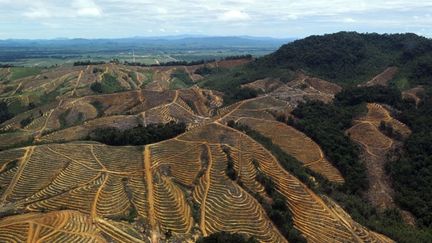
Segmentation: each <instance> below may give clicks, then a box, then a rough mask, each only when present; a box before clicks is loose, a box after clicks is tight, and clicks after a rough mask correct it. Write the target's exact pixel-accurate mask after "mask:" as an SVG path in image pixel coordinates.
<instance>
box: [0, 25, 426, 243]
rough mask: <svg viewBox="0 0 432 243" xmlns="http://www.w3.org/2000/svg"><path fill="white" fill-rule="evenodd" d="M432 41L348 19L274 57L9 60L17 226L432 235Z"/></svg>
mask: <svg viewBox="0 0 432 243" xmlns="http://www.w3.org/2000/svg"><path fill="white" fill-rule="evenodd" d="M410 43H411V44H410ZM428 43H429V40H428V39H425V38H422V37H418V36H415V35H411V34H405V35H375V34H358V33H347V32H342V33H337V34H333V35H325V36H313V37H309V38H306V39H304V40H299V41H296V42H294V43H290V44H287V45H285V46H283V47H282V48H281V49H280V50H279V51H277V52H275V53H273V54H271V55H268V56H266V57H262V58H258V59H251V58H244V57H235V58H232V59H231V58H230V59H227V60H221V61H214V62H197V63H185V62H180V63H179V62H172V63H167V64H162V65H157V66H148V65H145V64H142V63H123V64H121V63H118V62H110V63H98V62H90V61H89V62H78V63H76V65H75V66H74V67H67V66H62V67H52V68H22V67H19V68H18V67H9V66H5V67H3V68H1V69H0V77H1V80H2V81H1V82H0V115H1V116H0V118H1V121H2V123H1V124H0V150H1V151H0V181H1V184H2V185H3V186H1V187H0V239H2V241H8V240H11V241H38V240H40V241H58V240H60V239H64V240H66V241H96V242H176V241H181V242H193V241H198V242H201V241H202V237H206V236H208V239H217V238H218V237H221V238H228V239H229V237H230V234H233V235H232V239H239V238H238V237H240V238H241V237H243V236H244V238H245V241H246V239H249V240H251V241H252V242H254V241H255V240H256V241H258V242H287V241H288V242H394V241H397V242H429V241H430V239H431V238H432V230H431V222H432V221H431V212H432V210H430V209H431V204H430V200H429V198H430V192H431V191H432V189H431V188H432V183H429V182H430V178H431V176H430V175H431V173H430V171H431V170H430V168H429V167H430V166H429V164H430V163H429V161H430V158H429V157H430V156H429V155H430V148H431V147H432V143H431V138H432V136H431V132H430V129H429V128H430V123H431V122H432V118H431V115H430V114H432V113H431V112H430V109H431V107H432V106H431V101H432V98H431V97H432V92H431V90H432V89H431V86H430V83H429V82H428V81H424V80H428V78H427V77H428V76H427V75H428V73H429V69H428V68H429V66H428V65H429V62H428V61H427V56H428V55H429V52H428V51H427V50H428V49H427V48H429V47H428V45H429V44H428ZM352 45H354V47H355V48H354V47H353V46H352ZM410 45H411V48H410V47H408V46H410ZM398 46H399V47H400V49H398V48H397V47H398ZM315 48H318V49H319V51H316V49H315ZM419 48H420V49H421V48H426V49H424V51H425V52H422V53H419V54H418V55H417V54H415V55H414V54H413V55H412V56H411V57H409V55H408V54H409V53H411V52H412V53H416V52H417V51H419ZM343 53H344V54H343ZM301 55H303V56H301ZM308 55H315V57H314V58H315V59H316V60H319V62H324V64H326V65H327V66H326V65H318V64H317V63H314V62H310V60H312V59H308V58H306V57H307V56H308ZM342 56H343V57H342ZM335 57H341V58H344V59H343V60H339V59H337V58H336V59H334V58H335ZM402 60H405V61H404V62H402ZM421 61H425V62H426V64H425V65H423V64H421ZM419 65H420V66H419ZM420 67H425V69H424V70H423V71H424V72H422V73H423V74H426V75H425V76H412V75H413V73H417V74H418V73H419V72H418V71H419V70H420ZM339 69H340V70H339ZM345 69H346V70H345ZM351 69H352V70H351ZM348 70H351V72H349V71H348ZM423 74H422V75H423ZM420 77H423V78H420ZM401 80H405V81H404V82H402V81H401ZM400 84H404V85H405V86H401V85H400ZM419 84H421V86H417V85H419ZM408 87H413V88H411V89H406V90H404V89H405V88H408Z"/></svg>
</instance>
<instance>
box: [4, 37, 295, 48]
mask: <svg viewBox="0 0 432 243" xmlns="http://www.w3.org/2000/svg"><path fill="white" fill-rule="evenodd" d="M293 40H295V38H286V39H276V38H270V37H252V36H220V37H212V36H189V35H181V36H160V37H131V38H117V39H83V38H75V39H68V38H58V39H35V40H30V39H7V40H0V47H6V46H9V47H61V46H77V45H78V46H95V45H96V46H97V45H104V46H105V45H110V46H115V47H117V48H118V47H120V46H123V47H133V46H136V47H143V46H145V47H152V46H153V47H161V46H165V47H176V48H178V47H184V48H188V47H194V48H196V47H197V45H199V47H204V48H214V47H238V46H241V47H246V46H250V47H279V46H280V45H283V44H285V43H287V42H291V41H293Z"/></svg>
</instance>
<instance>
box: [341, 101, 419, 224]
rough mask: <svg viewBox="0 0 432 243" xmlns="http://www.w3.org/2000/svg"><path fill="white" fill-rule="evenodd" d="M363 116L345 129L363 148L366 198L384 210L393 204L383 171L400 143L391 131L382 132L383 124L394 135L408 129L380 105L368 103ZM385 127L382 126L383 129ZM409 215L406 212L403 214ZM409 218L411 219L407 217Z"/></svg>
mask: <svg viewBox="0 0 432 243" xmlns="http://www.w3.org/2000/svg"><path fill="white" fill-rule="evenodd" d="M367 108H368V112H367V114H366V115H365V116H363V117H361V118H359V119H358V120H356V121H355V123H354V126H353V127H351V128H350V129H348V130H347V133H348V134H349V136H350V137H351V139H352V140H354V141H355V142H357V143H358V144H360V145H361V146H362V148H363V161H364V162H365V164H366V168H367V172H368V177H369V178H370V184H371V185H370V186H369V189H368V191H367V192H366V197H367V198H368V200H369V201H370V202H371V203H372V204H373V205H374V206H376V207H377V208H379V209H381V210H384V209H388V208H394V207H396V204H395V203H394V191H393V189H392V186H391V180H390V178H389V176H388V175H387V174H386V172H385V164H386V162H387V161H388V156H389V155H390V153H391V152H392V151H394V150H395V149H396V148H398V147H400V142H399V141H397V140H396V139H395V138H394V137H389V136H391V134H384V133H385V131H383V127H384V126H385V127H391V128H392V131H393V133H394V134H397V135H398V136H399V137H400V138H399V139H403V138H406V137H408V136H409V135H410V133H411V131H410V129H409V128H408V127H407V126H406V125H405V124H403V123H401V122H400V121H398V120H396V119H394V118H393V117H392V116H391V114H390V112H389V111H388V110H387V109H386V108H385V107H384V106H382V105H379V104H376V103H369V104H368V105H367ZM384 129H385V128H384ZM405 215H406V217H409V215H408V214H405ZM407 220H408V221H412V219H407Z"/></svg>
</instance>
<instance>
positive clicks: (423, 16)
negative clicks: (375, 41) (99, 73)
mask: <svg viewBox="0 0 432 243" xmlns="http://www.w3.org/2000/svg"><path fill="white" fill-rule="evenodd" d="M431 12H432V0H416V1H408V0H384V1H377V0H307V1H299V0H205V1H204V0H182V3H181V4H179V0H67V1H65V0H0V32H3V33H11V35H14V34H13V33H17V34H18V35H20V36H24V35H27V33H29V31H28V29H31V28H30V27H29V26H32V24H33V25H37V27H34V28H32V29H35V32H38V33H39V32H40V33H44V29H42V27H44V26H46V28H47V29H48V27H49V26H48V25H44V24H42V22H45V23H58V24H59V25H60V26H62V28H63V30H64V32H65V33H66V35H68V36H69V35H70V36H81V35H85V34H84V33H86V34H87V33H91V34H92V35H93V34H94V35H100V36H115V35H120V34H121V35H129V36H137V35H151V34H149V33H148V32H147V30H148V28H151V29H153V33H154V34H156V33H160V31H159V29H161V28H163V29H165V30H166V34H175V33H176V32H175V30H180V33H181V34H196V33H202V34H209V35H215V34H216V35H218V34H219V35H236V34H249V35H274V36H281V35H283V36H290V35H294V36H304V35H308V34H319V33H328V32H334V31H339V30H358V31H369V32H373V31H378V32H385V31H387V30H388V31H389V32H391V31H394V32H405V31H410V32H416V31H420V29H421V28H426V31H425V32H427V31H432V30H431V28H430V27H428V26H431V25H432V18H431V17H430V15H429V16H427V14H429V13H431ZM102 16H103V17H104V18H100V17H102ZM413 16H417V17H418V18H414V17H413ZM23 17H24V18H23ZM94 18H98V20H97V21H94ZM221 22H223V23H227V24H224V25H221ZM228 23H229V24H228ZM12 26H15V27H14V28H13V27H12ZM78 26H79V27H78ZM95 26H97V28H94V27H95ZM299 26H300V27H301V30H300V29H297V27H299ZM37 28H39V29H38V30H36V29H37ZM95 29H97V30H98V31H97V32H96V31H95ZM11 30H12V31H11ZM431 34H432V33H431Z"/></svg>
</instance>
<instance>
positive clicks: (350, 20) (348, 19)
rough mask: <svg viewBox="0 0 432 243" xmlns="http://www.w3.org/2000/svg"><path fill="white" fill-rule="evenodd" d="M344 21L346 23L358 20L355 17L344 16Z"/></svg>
mask: <svg viewBox="0 0 432 243" xmlns="http://www.w3.org/2000/svg"><path fill="white" fill-rule="evenodd" d="M342 22H344V23H355V22H357V20H355V19H353V18H344V19H342Z"/></svg>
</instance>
